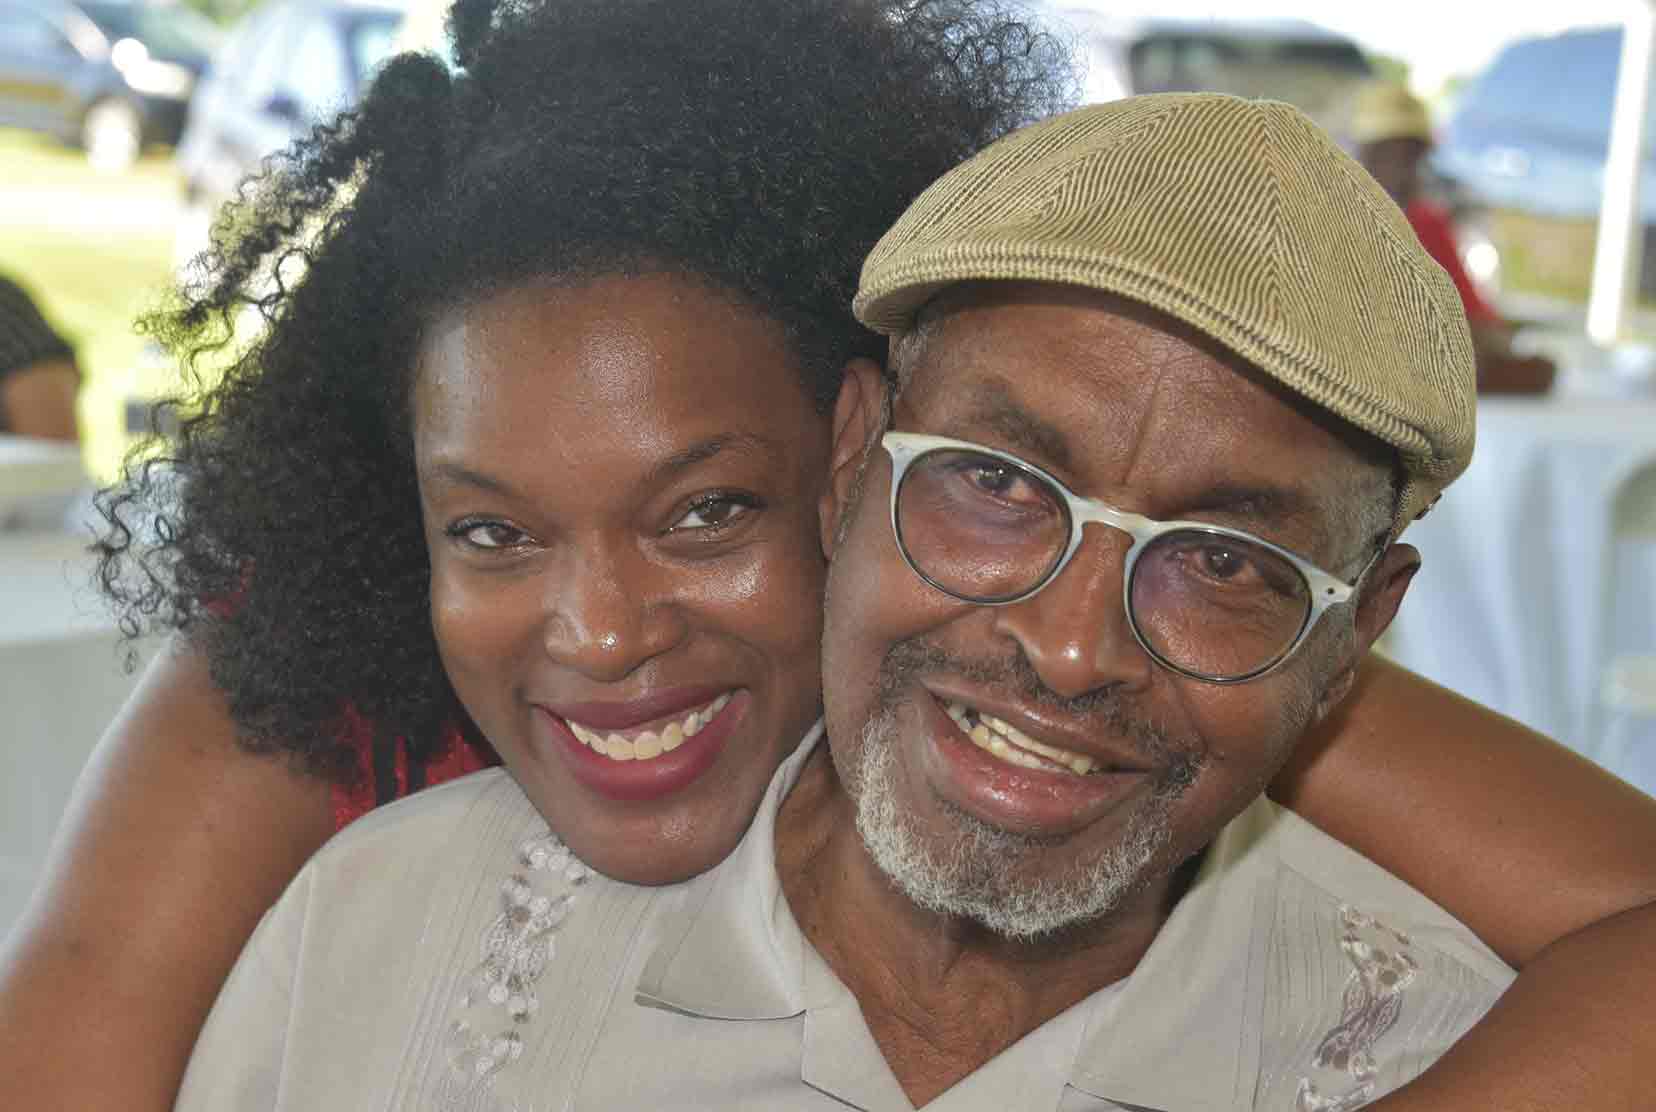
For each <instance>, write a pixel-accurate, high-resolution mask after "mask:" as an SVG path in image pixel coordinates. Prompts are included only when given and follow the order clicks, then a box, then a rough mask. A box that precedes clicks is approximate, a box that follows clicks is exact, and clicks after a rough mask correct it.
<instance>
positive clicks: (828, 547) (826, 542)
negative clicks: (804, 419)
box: [817, 359, 886, 558]
mask: <svg viewBox="0 0 1656 1112" xmlns="http://www.w3.org/2000/svg"><path fill="white" fill-rule="evenodd" d="M885 411H886V380H885V374H884V373H883V372H882V371H881V370H880V365H879V364H878V363H875V362H874V361H873V360H872V359H853V360H852V361H851V362H850V363H847V364H846V366H845V375H844V377H843V378H842V380H841V382H840V392H839V400H838V401H836V402H835V403H834V441H833V445H832V446H831V447H830V448H829V452H828V484H827V486H826V487H824V488H823V493H822V500H821V502H820V504H819V507H818V514H817V516H818V519H819V521H818V524H819V527H820V529H821V534H822V551H823V553H824V554H825V555H827V556H828V557H830V558H832V557H833V555H834V548H835V545H836V542H837V540H838V536H839V526H840V520H841V519H842V518H843V517H844V515H845V514H846V513H847V512H848V511H849V510H850V508H851V506H852V504H853V503H854V502H855V501H856V497H857V490H858V488H859V487H860V486H861V485H862V484H861V479H862V469H863V465H864V463H865V462H866V461H867V459H868V449H869V446H870V445H871V444H872V443H873V442H874V438H875V437H877V436H879V435H880V434H881V433H882V432H884V431H885Z"/></svg>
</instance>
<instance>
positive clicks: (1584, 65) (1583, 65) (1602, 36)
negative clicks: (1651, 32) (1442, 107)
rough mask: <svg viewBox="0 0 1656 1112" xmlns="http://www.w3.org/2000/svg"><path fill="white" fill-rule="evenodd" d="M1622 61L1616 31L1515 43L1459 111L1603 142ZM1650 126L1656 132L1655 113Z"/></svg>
mask: <svg viewBox="0 0 1656 1112" xmlns="http://www.w3.org/2000/svg"><path fill="white" fill-rule="evenodd" d="M1620 62H1621V32H1620V31H1617V30H1614V29H1605V30H1600V31H1585V32H1575V33H1572V34H1564V35H1555V36H1553V37H1551V38H1544V39H1529V40H1526V41H1524V42H1519V43H1515V44H1514V45H1512V46H1510V47H1508V48H1507V49H1505V50H1503V51H1502V52H1501V53H1500V54H1499V55H1498V56H1497V57H1496V59H1495V61H1494V62H1493V63H1492V64H1491V65H1490V67H1489V69H1487V70H1486V71H1484V74H1483V76H1482V77H1480V78H1479V79H1478V81H1477V83H1476V84H1475V85H1474V86H1473V87H1472V91H1471V92H1469V93H1468V94H1467V95H1466V99H1465V100H1464V101H1462V103H1461V105H1460V109H1459V111H1460V112H1462V113H1464V114H1466V115H1467V116H1475V117H1476V118H1478V119H1479V120H1481V121H1483V122H1485V123H1490V124H1496V123H1499V124H1505V125H1509V126H1512V127H1514V128H1515V129H1517V130H1519V131H1523V132H1529V133H1541V134H1549V135H1551V136H1553V137H1554V138H1555V139H1558V140H1570V139H1575V140H1584V141H1586V142H1589V143H1594V144H1599V145H1602V144H1603V143H1604V142H1605V137H1606V136H1608V135H1609V132H1610V111H1611V106H1612V105H1613V104H1614V102H1615V96H1616V71H1617V70H1618V69H1619V68H1620ZM1646 130H1647V133H1649V132H1652V131H1653V130H1656V113H1651V114H1650V115H1649V117H1648V120H1647V128H1646Z"/></svg>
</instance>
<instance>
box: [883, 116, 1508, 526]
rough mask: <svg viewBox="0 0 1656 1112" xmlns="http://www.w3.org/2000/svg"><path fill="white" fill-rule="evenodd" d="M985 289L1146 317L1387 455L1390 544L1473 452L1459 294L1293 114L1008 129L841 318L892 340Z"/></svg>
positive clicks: (896, 247)
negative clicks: (1210, 343) (1127, 309)
mask: <svg viewBox="0 0 1656 1112" xmlns="http://www.w3.org/2000/svg"><path fill="white" fill-rule="evenodd" d="M995 279H1012V280H1025V281H1031V280H1032V281H1040V282H1056V283H1061V284H1065V285H1075V286H1085V287H1089V288H1092V289H1097V290H1102V291H1105V292H1108V293H1113V294H1118V295H1121V296H1124V297H1128V298H1131V299H1133V300H1135V301H1139V302H1142V303H1144V304H1147V305H1150V306H1153V307H1154V308H1157V309H1160V310H1161V311H1162V312H1165V313H1167V314H1168V315H1169V316H1172V317H1175V318H1177V319H1179V320H1181V321H1184V322H1185V323H1187V324H1189V325H1191V326H1192V327H1194V328H1196V329H1198V330H1199V331H1201V332H1203V333H1205V334H1207V335H1208V336H1211V337H1212V338H1213V339H1215V340H1217V341H1218V342H1219V343H1220V344H1222V345H1223V346H1225V347H1226V348H1229V349H1230V350H1232V351H1234V352H1236V353H1237V354H1239V355H1241V356H1242V357H1243V358H1245V359H1247V360H1248V361H1249V362H1251V363H1253V364H1254V365H1255V366H1257V367H1259V368H1260V369H1261V370H1262V371H1264V372H1265V373H1266V374H1269V375H1271V376H1272V377H1273V378H1275V379H1277V380H1279V381H1280V382H1282V383H1284V384H1285V385H1287V386H1288V387H1289V388H1291V389H1293V390H1295V391H1297V392H1298V393H1300V394H1302V395H1304V396H1305V397H1307V398H1309V399H1310V400H1311V401H1312V402H1314V403H1316V404H1317V405H1319V406H1321V407H1323V408H1325V409H1327V410H1329V411H1330V412H1332V413H1334V414H1336V415H1338V416H1339V417H1341V418H1343V419H1345V420H1346V421H1349V422H1350V423H1351V424H1353V425H1356V426H1357V427H1358V428H1361V429H1364V430H1366V431H1367V432H1369V433H1372V434H1373V435H1374V436H1376V437H1378V438H1380V439H1381V440H1383V441H1385V442H1386V443H1387V444H1390V445H1392V446H1393V447H1394V448H1396V450H1397V452H1398V455H1399V458H1400V460H1401V462H1402V466H1403V469H1404V471H1405V476H1406V483H1405V488H1404V491H1403V497H1402V500H1401V504H1400V506H1399V508H1398V515H1397V520H1396V522H1395V523H1394V532H1396V531H1400V530H1401V529H1402V527H1403V526H1404V525H1406V524H1407V523H1408V522H1409V521H1411V520H1413V519H1414V518H1415V517H1416V516H1418V515H1419V514H1420V513H1421V512H1422V511H1423V510H1424V509H1425V508H1426V507H1428V506H1429V505H1431V503H1432V502H1433V501H1435V500H1436V498H1437V496H1438V493H1439V492H1440V491H1441V490H1442V489H1443V487H1444V486H1446V485H1447V484H1448V483H1449V482H1450V480H1452V479H1454V478H1455V476H1457V475H1459V474H1460V473H1461V472H1462V471H1464V470H1465V469H1466V465H1467V463H1468V461H1469V460H1470V459H1471V456H1472V440H1473V431H1474V430H1473V418H1474V411H1475V404H1476V385H1475V384H1476V375H1475V372H1474V368H1473V356H1472V343H1471V338H1470V336H1469V335H1468V333H1467V327H1466V316H1465V313H1464V311H1463V310H1462V308H1461V302H1460V295H1459V294H1458V293H1457V292H1456V291H1455V287H1454V284H1453V283H1452V282H1451V281H1450V280H1449V277H1448V275H1446V274H1445V273H1444V272H1443V270H1442V268H1440V267H1439V266H1438V265H1437V264H1436V263H1434V262H1433V261H1432V260H1431V258H1430V257H1429V256H1428V255H1427V254H1426V252H1425V250H1424V249H1422V248H1421V246H1420V243H1419V241H1418V240H1417V239H1416V238H1415V234H1414V231H1413V230H1412V229H1411V228H1410V227H1409V224H1408V221H1407V220H1405V219H1404V217H1403V214H1402V213H1401V212H1400V211H1399V210H1398V208H1397V206H1396V205H1395V204H1393V203H1392V201H1391V199H1390V198H1388V197H1387V196H1386V193H1385V191H1384V190H1382V189H1381V188H1380V186H1379V185H1377V184H1376V183H1375V182H1374V180H1373V179H1372V178H1370V177H1369V175H1368V174H1367V172H1366V171H1364V170H1363V168H1362V167H1361V166H1359V165H1358V164H1357V163H1356V162H1355V161H1354V160H1353V159H1352V158H1351V157H1350V156H1348V155H1346V154H1345V153H1344V152H1343V151H1341V150H1340V149H1339V147H1338V146H1336V145H1335V143H1334V142H1333V141H1332V140H1331V139H1330V138H1329V137H1328V136H1327V135H1326V134H1324V133H1323V132H1322V130H1321V129H1319V128H1318V127H1317V126H1316V125H1315V124H1313V123H1312V122H1311V121H1310V120H1308V119H1307V118H1306V117H1305V116H1304V115H1302V114H1301V113H1300V112H1298V111H1297V110H1296V109H1294V108H1291V107H1289V106H1288V105H1286V104H1278V103H1275V102H1272V101H1249V100H1241V99H1238V98H1235V97H1226V96H1217V95H1211V94H1187V93H1170V94H1162V95H1156V96H1144V97H1133V98H1129V99H1126V100H1120V101H1114V102H1112V103H1109V104H1101V105H1093V106H1091V107H1087V108H1082V109H1079V110H1077V111H1074V112H1069V113H1066V114H1064V115H1061V116H1057V117H1054V118H1052V119H1050V120H1046V121H1043V122H1041V123H1038V124H1035V125H1033V126H1030V127H1026V128H1024V129H1022V130H1020V131H1017V132H1014V133H1013V134H1011V135H1009V136H1007V137H1005V138H1004V139H1001V140H1000V141H999V142H997V143H995V144H993V145H991V146H990V147H988V148H986V149H985V150H983V151H982V152H981V153H979V154H978V155H977V156H976V157H974V158H972V159H970V160H969V161H967V162H965V163H964V164H962V165H961V166H958V167H956V168H955V169H954V170H952V171H950V172H949V173H948V174H946V175H944V176H943V177H942V178H940V179H939V180H938V181H937V182H936V183H935V184H933V185H932V186H931V188H929V189H927V190H926V191H925V192H924V193H923V194H921V195H920V197H919V198H918V199H917V200H916V201H915V202H914V204H912V205H911V206H909V209H908V211H907V212H906V213H904V214H903V216H902V218H901V219H899V220H898V221H897V223H896V224H895V225H894V226H893V227H892V228H891V230H890V231H889V232H887V233H886V234H885V236H884V237H883V238H882V239H881V240H880V242H879V243H878V244H877V245H876V246H875V248H874V250H873V252H872V253H870V255H869V256H868V260H867V262H866V263H865V264H864V266H863V272H862V284H861V288H860V289H859V291H858V293H857V297H856V301H855V305H854V307H855V311H856V314H857V317H858V319H859V320H861V321H862V322H863V323H864V324H866V325H868V326H869V327H870V328H873V329H875V330H876V331H878V332H883V333H886V334H898V333H901V332H903V331H905V330H906V329H908V328H909V327H910V325H911V324H912V323H913V321H914V318H915V315H916V313H918V312H919V310H920V309H921V308H922V307H923V306H924V305H925V304H926V303H927V302H928V301H930V300H931V299H932V298H933V297H935V296H936V295H937V294H938V292H939V291H941V290H943V289H944V288H945V287H948V286H951V285H954V284H956V283H959V282H976V281H984V280H995Z"/></svg>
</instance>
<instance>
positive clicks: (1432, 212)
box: [1350, 81, 1555, 394]
mask: <svg viewBox="0 0 1656 1112" xmlns="http://www.w3.org/2000/svg"><path fill="white" fill-rule="evenodd" d="M1350 133H1351V134H1350V138H1351V141H1352V143H1353V144H1354V145H1355V148H1356V154H1357V157H1358V159H1360V160H1361V161H1362V163H1363V165H1364V167H1366V168H1367V170H1368V172H1369V173H1371V174H1373V175H1374V177H1375V180H1377V181H1378V182H1379V183H1380V184H1381V185H1382V186H1384V187H1385V190H1386V192H1387V193H1389V194H1391V196H1392V199H1393V200H1394V201H1396V202H1397V204H1398V206H1399V207H1401V208H1402V209H1403V212H1404V214H1405V215H1406V216H1407V217H1408V218H1409V224H1410V226H1411V227H1413V228H1414V230H1415V235H1417V236H1419V237H1420V242H1421V244H1422V246H1424V247H1425V248H1426V251H1427V253H1428V254H1430V255H1431V256H1432V258H1434V259H1435V260H1437V263H1438V265H1439V266H1441V267H1443V269H1444V270H1446V271H1448V272H1449V277H1450V278H1452V279H1454V282H1455V288H1456V289H1458V290H1459V291H1460V295H1461V302H1462V304H1464V305H1465V307H1466V320H1467V323H1468V324H1469V325H1470V326H1471V328H1472V343H1473V346H1474V348H1475V349H1476V351H1477V358H1478V389H1479V390H1480V391H1481V392H1484V393H1501V394H1538V393H1544V392H1545V391H1546V390H1548V389H1549V388H1550V387H1551V386H1552V382H1553V376H1554V373H1555V368H1554V366H1553V363H1552V361H1551V360H1549V359H1547V358H1546V357H1545V356H1540V355H1521V354H1519V353H1518V352H1516V351H1514V350H1513V347H1512V335H1513V329H1512V326H1511V325H1509V324H1508V323H1507V322H1506V321H1505V320H1504V319H1502V317H1501V314H1500V313H1499V312H1498V311H1497V310H1496V309H1495V307H1494V306H1492V305H1490V304H1489V302H1488V301H1486V300H1485V299H1484V298H1483V295H1481V294H1480V293H1479V292H1478V289H1477V287H1476V286H1475V285H1474V284H1473V282H1472V278H1471V276H1470V275H1469V274H1467V272H1466V267H1465V266H1464V265H1463V264H1462V263H1461V258H1460V246H1459V244H1458V243H1457V241H1456V237H1455V230H1454V224H1453V222H1452V221H1451V219H1450V216H1449V210H1448V209H1447V208H1446V207H1444V206H1443V205H1441V204H1438V203H1437V202H1436V201H1434V200H1432V199H1431V198H1429V197H1428V196H1427V195H1426V190H1425V188H1424V185H1423V181H1422V174H1421V166H1422V163H1423V162H1424V161H1425V159H1426V156H1427V154H1428V153H1429V152H1430V151H1431V149H1432V121H1431V116H1430V114H1429V113H1428V112H1427V110H1426V105H1425V104H1424V103H1423V102H1422V101H1421V100H1420V99H1419V98H1418V97H1416V96H1415V95H1414V94H1413V93H1411V92H1409V90H1408V89H1406V88H1404V87H1403V86H1402V85H1401V84H1398V83H1396V82H1392V81H1373V82H1369V83H1367V84H1365V85H1363V86H1362V87H1361V88H1360V89H1359V90H1358V92H1357V94H1356V98H1355V102H1354V106H1353V109H1352V113H1351V124H1350Z"/></svg>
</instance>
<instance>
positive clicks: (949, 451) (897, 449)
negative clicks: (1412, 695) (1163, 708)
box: [881, 432, 1378, 683]
mask: <svg viewBox="0 0 1656 1112" xmlns="http://www.w3.org/2000/svg"><path fill="white" fill-rule="evenodd" d="M881 444H882V445H883V446H884V448H885V450H886V452H888V453H889V454H890V456H891V462H892V475H891V528H892V531H893V532H894V533H895V534H896V537H897V548H898V550H899V551H900V552H902V554H903V559H904V560H905V561H906V562H907V563H908V566H909V567H910V568H912V569H913V570H914V573H915V574H916V575H918V576H919V577H920V578H921V579H924V580H925V581H926V582H927V583H930V584H931V585H932V586H933V587H936V588H937V589H938V590H940V591H942V592H943V593H944V594H946V595H950V596H952V597H954V598H957V599H960V600H962V601H964V602H971V603H977V604H980V605H984V606H1006V605H1009V604H1011V603H1015V602H1021V601H1023V600H1024V599H1027V598H1029V597H1030V596H1031V595H1033V594H1035V593H1036V592H1038V591H1039V590H1041V588H1043V587H1045V586H1046V585H1047V584H1048V583H1051V582H1052V581H1053V580H1054V579H1056V578H1057V577H1058V573H1059V572H1061V571H1063V570H1064V566H1065V565H1066V564H1068V563H1069V561H1070V557H1072V556H1074V555H1075V552H1076V549H1078V548H1080V547H1081V537H1082V529H1083V528H1084V527H1085V526H1086V525H1087V524H1088V523H1089V522H1098V523H1099V524H1100V525H1107V526H1109V527H1110V528H1112V529H1119V530H1121V531H1122V532H1123V533H1126V534H1127V535H1128V536H1130V537H1132V538H1133V545H1132V547H1131V548H1129V549H1128V550H1127V559H1126V563H1125V566H1124V567H1123V570H1122V599H1123V602H1124V604H1125V607H1126V612H1127V622H1128V625H1129V626H1130V627H1131V628H1132V631H1133V636H1134V637H1135V638H1136V639H1137V640H1138V643H1139V644H1140V645H1141V646H1143V647H1144V651H1145V652H1147V653H1149V654H1150V655H1151V656H1152V657H1153V658H1155V660H1156V661H1158V662H1159V663H1160V664H1162V665H1163V666H1165V667H1167V668H1170V669H1172V670H1173V671H1175V672H1178V673H1180V674H1182V675H1186V676H1191V677H1194V678H1196V679H1199V680H1206V681H1208V682H1210V683H1241V682H1243V681H1245V680H1251V679H1256V678H1258V677H1259V676H1263V675H1264V674H1265V673H1266V672H1269V671H1270V670H1271V669H1273V668H1275V667H1277V666H1278V665H1279V664H1281V663H1282V662H1283V661H1284V660H1286V659H1288V657H1289V656H1290V655H1292V653H1293V652H1294V650H1296V649H1298V648H1299V647H1300V645H1302V644H1303V643H1304V642H1305V639H1306V637H1307V636H1308V635H1309V634H1310V632H1311V630H1312V628H1313V627H1314V626H1315V625H1316V624H1317V620H1318V619H1319V618H1321V617H1322V615H1323V614H1324V613H1325V612H1326V611H1328V610H1329V609H1330V608H1331V607H1334V606H1338V605H1339V604H1340V603H1343V602H1345V601H1347V600H1348V599H1350V598H1351V596H1352V593H1353V592H1354V591H1355V590H1356V587H1355V585H1354V584H1348V583H1345V582H1342V581H1341V580H1339V579H1336V578H1334V577H1333V576H1332V575H1329V574H1328V573H1327V572H1325V571H1323V570H1322V569H1320V568H1318V567H1317V566H1315V565H1314V564H1312V563H1310V562H1309V561H1307V560H1305V559H1302V558H1301V557H1299V556H1296V555H1294V553H1292V552H1289V551H1288V550H1287V549H1285V548H1281V547H1279V546H1277V545H1274V544H1272V543H1271V542H1269V541H1266V540H1262V539H1260V538H1259V537H1256V536H1253V535H1252V534H1250V533H1244V532H1242V531H1240V530H1237V529H1226V528H1224V527H1223V526H1219V525H1210V524H1207V523H1205V522H1200V521H1153V520H1151V519H1150V518H1147V517H1142V516H1140V515H1139V514H1135V513H1128V512H1127V511H1125V510H1118V509H1115V508H1114V507H1111V506H1106V505H1105V504H1104V503H1102V502H1099V501H1097V500H1095V499H1091V498H1083V497H1081V496H1080V495H1078V494H1076V493H1074V492H1073V491H1071V490H1070V489H1069V488H1068V487H1066V486H1065V485H1064V484H1063V483H1061V482H1059V481H1058V480H1057V479H1055V478H1054V477H1053V476H1051V475H1049V474H1047V472H1045V471H1043V470H1041V469H1040V468H1039V467H1036V466H1035V465H1034V464H1032V463H1028V462H1026V461H1024V460H1021V459H1019V458H1018V457H1017V456H1014V455H1010V454H1008V453H1006V452H1001V451H996V450H995V449H993V448H985V447H982V446H980V445H977V444H972V443H970V442H968V441H964V440H951V439H949V438H947V437H942V436H925V435H922V434H920V433H907V432H888V433H886V434H885V436H884V438H883V439H882V440H881ZM1377 558H1378V554H1377V556H1376V559H1377ZM1373 563H1374V561H1373V560H1370V562H1369V566H1370V567H1372V566H1373ZM1367 571H1368V568H1367V567H1365V568H1364V570H1363V573H1362V574H1359V575H1358V577H1357V581H1358V582H1361V581H1362V578H1363V575H1366V574H1367Z"/></svg>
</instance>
